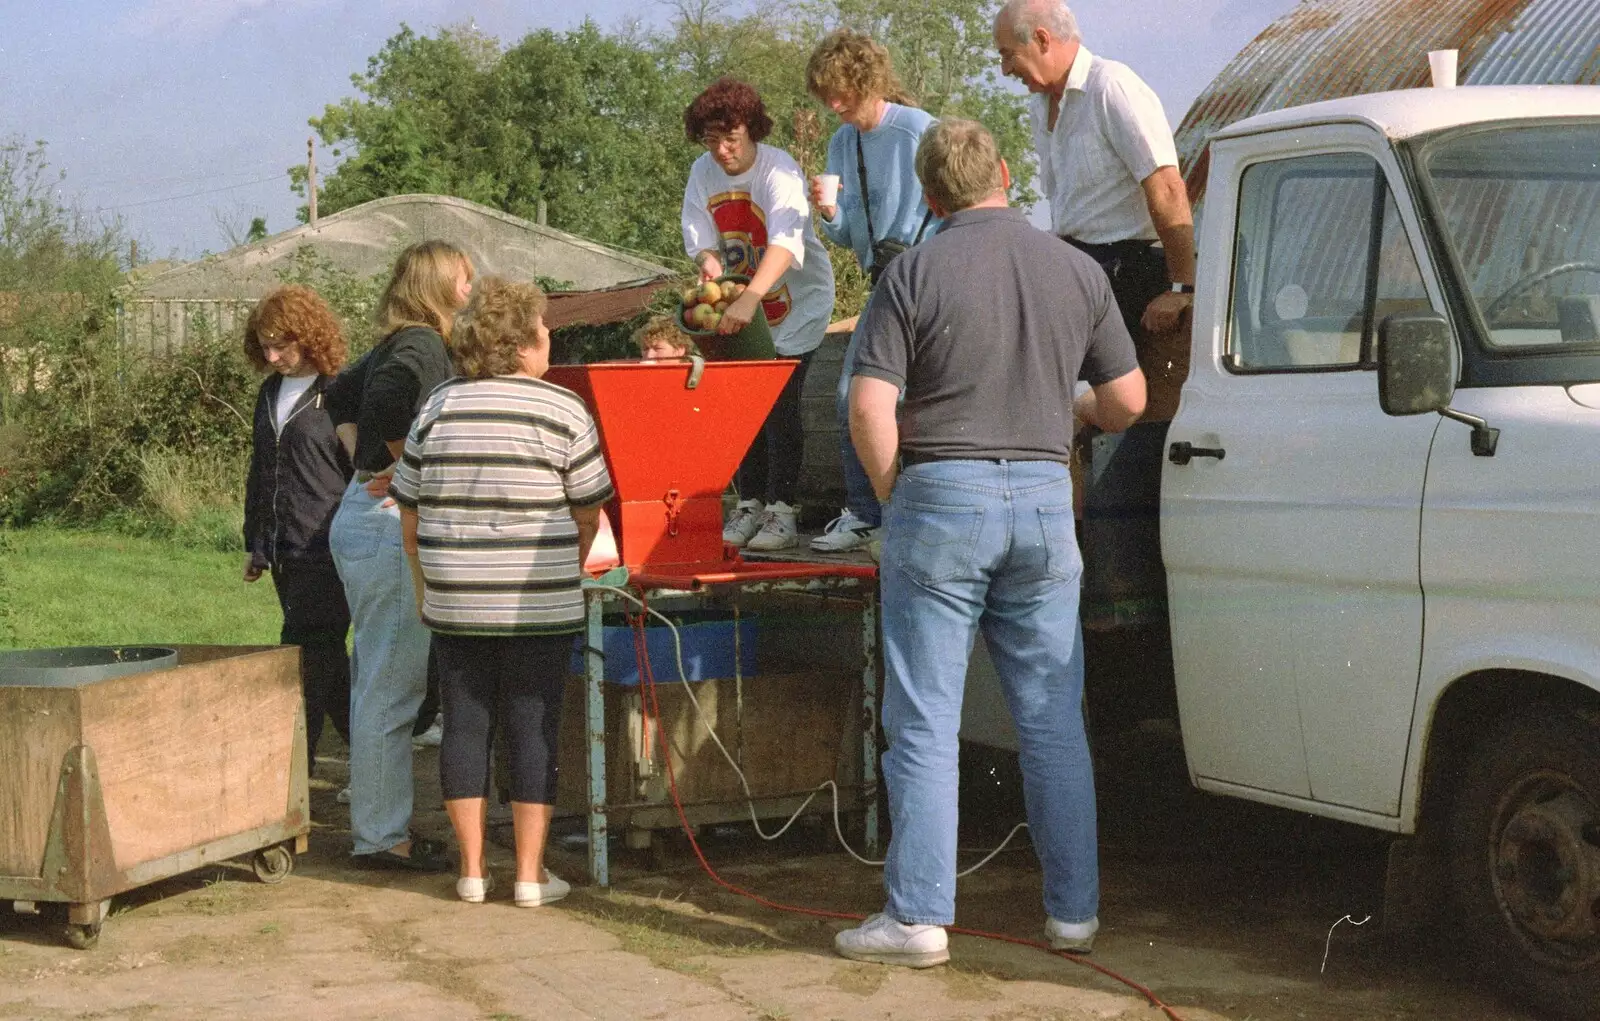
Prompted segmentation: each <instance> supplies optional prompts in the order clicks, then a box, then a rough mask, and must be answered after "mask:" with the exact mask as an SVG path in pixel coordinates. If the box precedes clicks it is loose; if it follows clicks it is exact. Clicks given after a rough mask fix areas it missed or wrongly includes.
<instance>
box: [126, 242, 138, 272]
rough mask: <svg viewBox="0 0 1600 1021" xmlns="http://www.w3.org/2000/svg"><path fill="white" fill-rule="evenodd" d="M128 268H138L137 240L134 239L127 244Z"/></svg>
mask: <svg viewBox="0 0 1600 1021" xmlns="http://www.w3.org/2000/svg"><path fill="white" fill-rule="evenodd" d="M128 268H129V269H138V268H139V239H138V238H134V239H133V240H131V241H129V242H128Z"/></svg>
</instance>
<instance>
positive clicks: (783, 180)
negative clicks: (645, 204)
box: [683, 144, 833, 357]
mask: <svg viewBox="0 0 1600 1021" xmlns="http://www.w3.org/2000/svg"><path fill="white" fill-rule="evenodd" d="M769 245H776V246H778V247H779V248H783V249H785V250H787V251H788V252H789V253H790V254H792V255H793V256H794V264H793V265H792V266H790V267H789V269H788V270H787V271H786V272H785V273H784V274H783V276H782V277H780V278H779V279H778V284H777V286H776V287H774V288H773V289H772V291H771V292H770V293H768V294H767V296H766V297H765V298H764V299H763V300H762V303H761V304H762V308H763V309H764V310H765V311H766V315H767V323H768V324H769V325H770V326H771V327H772V343H773V346H774V347H776V348H777V349H778V354H780V355H784V356H788V357H794V356H797V355H802V354H805V353H806V352H807V351H813V350H815V349H816V348H817V346H818V345H819V344H821V343H822V334H823V331H824V330H826V329H827V326H828V320H829V318H830V317H831V316H832V315H833V264H832V263H831V262H829V261H828V251H827V249H826V248H824V247H823V246H822V242H821V241H819V240H818V239H817V235H816V232H815V231H814V230H813V229H812V227H811V207H810V205H809V204H808V203H807V201H806V184H805V177H804V176H803V175H802V174H801V173H800V165H799V164H798V163H796V162H795V161H794V157H793V156H790V155H789V154H788V153H786V152H784V151H783V150H782V149H774V148H773V147H771V146H769V145H760V144H758V145H757V146H756V161H755V163H753V164H752V165H751V167H750V169H749V170H747V171H745V172H744V173H742V174H739V175H738V176H736V177H730V176H729V175H728V174H727V173H725V172H724V171H723V169H722V168H721V167H719V166H717V163H716V161H715V160H713V159H712V158H711V154H710V153H704V154H702V155H701V157H700V158H699V159H697V160H695V161H694V166H693V167H691V168H690V169H689V184H688V186H687V187H686V188H685V189H684V192H683V247H684V250H685V251H686V252H688V254H689V257H690V258H691V259H692V258H694V257H695V256H696V255H698V254H699V253H700V252H703V251H705V250H706V249H711V250H713V251H719V250H720V251H721V252H722V267H723V271H724V272H726V273H741V274H744V275H745V276H751V275H753V274H754V273H755V271H756V265H757V264H758V263H760V261H761V256H762V255H763V254H764V253H765V252H766V250H767V246H769Z"/></svg>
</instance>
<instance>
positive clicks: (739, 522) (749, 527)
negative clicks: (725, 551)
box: [722, 500, 761, 546]
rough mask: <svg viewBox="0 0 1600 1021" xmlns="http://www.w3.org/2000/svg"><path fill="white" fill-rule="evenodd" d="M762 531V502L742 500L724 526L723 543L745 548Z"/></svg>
mask: <svg viewBox="0 0 1600 1021" xmlns="http://www.w3.org/2000/svg"><path fill="white" fill-rule="evenodd" d="M760 530H761V501H760V500H740V501H739V506H737V507H735V508H734V509H733V513H732V514H729V515H728V523H727V524H725V525H723V526H722V541H723V542H725V543H727V544H728V545H729V546H743V545H744V544H745V543H747V542H749V541H750V537H751V536H753V535H755V534H756V532H758V531H760Z"/></svg>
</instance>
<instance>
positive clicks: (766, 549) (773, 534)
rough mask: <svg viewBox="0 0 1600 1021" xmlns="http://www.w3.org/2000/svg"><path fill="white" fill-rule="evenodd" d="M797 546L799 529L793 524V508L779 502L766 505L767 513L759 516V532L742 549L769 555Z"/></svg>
mask: <svg viewBox="0 0 1600 1021" xmlns="http://www.w3.org/2000/svg"><path fill="white" fill-rule="evenodd" d="M799 544H800V529H799V528H798V527H796V525H795V522H794V508H793V507H791V506H789V505H788V504H786V503H784V502H783V501H782V500H779V501H778V502H776V503H772V504H768V505H767V512H766V513H765V514H763V515H761V528H760V530H759V531H757V532H756V534H755V535H753V536H751V538H750V541H749V542H747V543H745V544H744V548H745V549H747V550H754V551H755V552H757V553H771V552H772V551H774V550H780V549H788V548H789V547H791V546H798V545H799Z"/></svg>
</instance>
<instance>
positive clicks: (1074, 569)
mask: <svg viewBox="0 0 1600 1021" xmlns="http://www.w3.org/2000/svg"><path fill="white" fill-rule="evenodd" d="M885 524H886V527H885V530H884V532H885V534H884V543H883V563H882V568H881V573H880V576H879V577H880V583H881V586H882V594H883V653H884V674H885V683H884V694H883V729H884V732H885V734H886V735H887V737H888V742H889V747H888V750H887V751H886V752H885V753H884V756H883V777H884V782H885V784H886V785H887V786H888V792H889V814H890V819H891V820H892V822H893V832H892V836H891V838H890V841H889V854H888V863H887V865H886V867H885V869H884V887H885V890H886V892H887V893H888V904H887V906H886V908H885V911H886V913H887V914H888V915H889V916H890V917H892V918H895V919H898V920H899V921H901V922H905V923H907V924H928V925H949V924H951V923H952V922H954V921H955V892H956V890H955V877H956V783H957V779H958V772H957V758H958V754H959V753H958V738H957V734H958V731H959V730H960V728H961V696H962V688H963V685H964V683H965V681H966V674H967V659H968V656H969V655H970V654H971V651H972V640H973V637H974V635H975V634H976V633H977V631H978V629H980V628H981V629H982V630H983V637H984V641H985V643H986V644H987V645H988V648H989V656H990V658H991V659H992V660H993V661H994V665H995V671H996V673H997V674H998V675H999V677H1000V684H1001V687H1002V689H1003V690H1004V692H1005V698H1006V705H1007V706H1008V708H1009V709H1010V710H1011V718H1012V719H1013V720H1014V721H1015V723H1016V728H1017V741H1018V745H1019V755H1018V758H1019V763H1020V765H1021V767H1022V775H1023V796H1024V799H1025V801H1026V805H1027V812H1028V825H1029V828H1030V830H1031V834H1032V838H1033V846H1034V850H1035V853H1037V854H1038V856H1039V863H1040V865H1041V866H1042V868H1043V872H1044V907H1045V911H1046V912H1047V913H1048V914H1049V915H1050V917H1052V918H1055V919H1057V920H1059V921H1063V922H1086V921H1088V920H1089V919H1091V918H1093V917H1095V915H1096V913H1097V912H1098V909H1099V899H1100V873H1099V860H1098V857H1097V850H1096V835H1095V804H1094V771H1093V767H1092V765H1091V763H1090V761H1089V744H1088V740H1087V738H1086V737H1085V735H1084V727H1083V713H1082V698H1083V636H1082V632H1081V630H1080V628H1079V624H1078V585H1079V580H1080V575H1081V574H1082V569H1083V561H1082V559H1081V558H1080V556H1079V554H1078V543H1077V537H1076V535H1075V533H1074V530H1073V516H1072V480H1071V477H1070V476H1069V475H1068V473H1067V466H1066V465H1064V464H1058V463H1056V462H1053V461H1010V462H1006V461H934V462H929V463H924V464H918V465H912V466H909V467H907V468H906V469H905V470H904V471H903V472H902V473H901V475H900V478H899V480H898V481H897V482H896V484H895V487H894V494H893V496H892V497H891V498H890V500H889V503H888V506H887V509H886V523H885Z"/></svg>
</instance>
